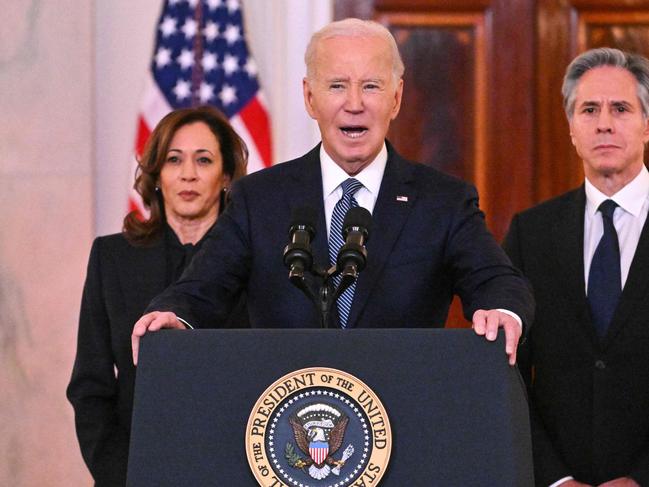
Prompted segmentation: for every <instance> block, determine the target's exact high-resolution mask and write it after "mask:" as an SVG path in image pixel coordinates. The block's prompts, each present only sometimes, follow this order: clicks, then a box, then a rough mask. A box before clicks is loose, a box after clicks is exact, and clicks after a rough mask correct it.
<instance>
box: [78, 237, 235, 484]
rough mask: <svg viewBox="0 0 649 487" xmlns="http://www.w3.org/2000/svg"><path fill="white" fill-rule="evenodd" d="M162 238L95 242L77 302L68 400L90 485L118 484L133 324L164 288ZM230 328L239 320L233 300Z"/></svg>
mask: <svg viewBox="0 0 649 487" xmlns="http://www.w3.org/2000/svg"><path fill="white" fill-rule="evenodd" d="M166 272H167V250H166V242H165V238H160V239H159V240H158V241H157V242H156V243H155V244H153V245H152V246H148V247H134V246H132V245H131V244H129V243H128V242H127V241H126V239H125V238H124V236H123V235H121V234H115V235H109V236H106V237H99V238H97V239H95V241H94V243H93V246H92V250H91V252H90V260H89V263H88V274H87V277H86V282H85V286H84V290H83V298H82V301H81V313H80V317H79V334H78V342H77V355H76V359H75V363H74V369H73V371H72V378H71V379H70V384H69V386H68V389H67V396H68V399H69V400H70V402H71V403H72V405H73V407H74V411H75V423H76V429H77V437H78V439H79V445H80V447H81V453H82V455H83V458H84V460H85V462H86V464H87V465H88V468H89V470H90V472H91V473H92V475H93V477H94V479H95V482H96V485H97V486H98V487H102V486H111V487H112V486H124V485H125V484H126V465H127V460H128V446H129V436H130V429H131V413H132V408H133V389H134V383H135V367H134V366H133V358H132V353H131V332H132V330H133V325H134V324H135V322H136V321H137V320H138V318H139V317H140V316H141V315H142V313H143V311H144V309H145V308H146V306H147V304H148V303H149V301H151V299H152V298H153V297H154V296H156V295H157V294H159V293H161V292H162V291H163V290H164V288H165V287H166V285H165V281H166V279H167V276H166ZM233 316H234V318H233V321H232V322H229V323H228V326H233V325H234V324H235V323H237V324H238V322H239V321H244V320H245V309H244V308H243V305H242V303H238V305H237V307H236V311H235V313H233Z"/></svg>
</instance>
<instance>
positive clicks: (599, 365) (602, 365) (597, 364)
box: [595, 360, 606, 369]
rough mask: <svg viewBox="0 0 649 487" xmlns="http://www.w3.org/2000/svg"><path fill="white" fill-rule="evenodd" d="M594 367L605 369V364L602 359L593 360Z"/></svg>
mask: <svg viewBox="0 0 649 487" xmlns="http://www.w3.org/2000/svg"><path fill="white" fill-rule="evenodd" d="M595 367H597V368H598V369H605V368H606V364H605V363H604V361H603V360H598V361H597V362H595Z"/></svg>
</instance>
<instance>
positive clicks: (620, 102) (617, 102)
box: [579, 100, 633, 107]
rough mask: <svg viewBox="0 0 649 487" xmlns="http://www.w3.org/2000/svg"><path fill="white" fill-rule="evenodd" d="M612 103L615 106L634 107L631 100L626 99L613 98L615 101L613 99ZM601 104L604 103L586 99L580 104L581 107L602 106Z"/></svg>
mask: <svg viewBox="0 0 649 487" xmlns="http://www.w3.org/2000/svg"><path fill="white" fill-rule="evenodd" d="M610 104H611V105H613V106H624V107H633V105H632V104H631V102H628V101H626V100H613V101H611V103H610ZM601 105H602V104H601V103H600V102H599V101H595V100H585V101H583V102H581V104H580V105H579V106H581V107H598V106H601Z"/></svg>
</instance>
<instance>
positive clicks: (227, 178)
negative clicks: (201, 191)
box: [221, 173, 232, 188]
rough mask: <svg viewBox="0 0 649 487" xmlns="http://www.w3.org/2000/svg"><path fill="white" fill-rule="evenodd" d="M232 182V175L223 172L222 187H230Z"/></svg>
mask: <svg viewBox="0 0 649 487" xmlns="http://www.w3.org/2000/svg"><path fill="white" fill-rule="evenodd" d="M231 184H232V178H231V177H230V175H229V174H226V173H223V176H221V187H222V188H229V187H230V185H231Z"/></svg>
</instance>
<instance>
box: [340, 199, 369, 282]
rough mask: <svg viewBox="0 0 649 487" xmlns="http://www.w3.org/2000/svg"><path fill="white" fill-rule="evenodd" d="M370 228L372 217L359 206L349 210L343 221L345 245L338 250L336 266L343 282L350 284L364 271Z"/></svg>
mask: <svg viewBox="0 0 649 487" xmlns="http://www.w3.org/2000/svg"><path fill="white" fill-rule="evenodd" d="M371 227H372V215H371V214H370V212H369V211H367V210H366V209H365V208H362V207H360V206H358V207H354V208H350V209H349V211H348V212H347V214H346V215H345V220H344V221H343V239H344V240H345V244H344V245H343V246H342V247H341V248H340V251H339V252H338V257H337V258H336V266H337V268H338V270H339V271H340V275H341V276H342V280H343V282H345V281H346V282H348V283H349V284H351V283H352V282H353V281H354V279H356V278H357V277H358V273H359V272H360V271H362V270H363V269H365V264H366V263H367V250H366V249H365V243H366V242H367V240H368V238H369V235H370V229H371Z"/></svg>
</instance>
